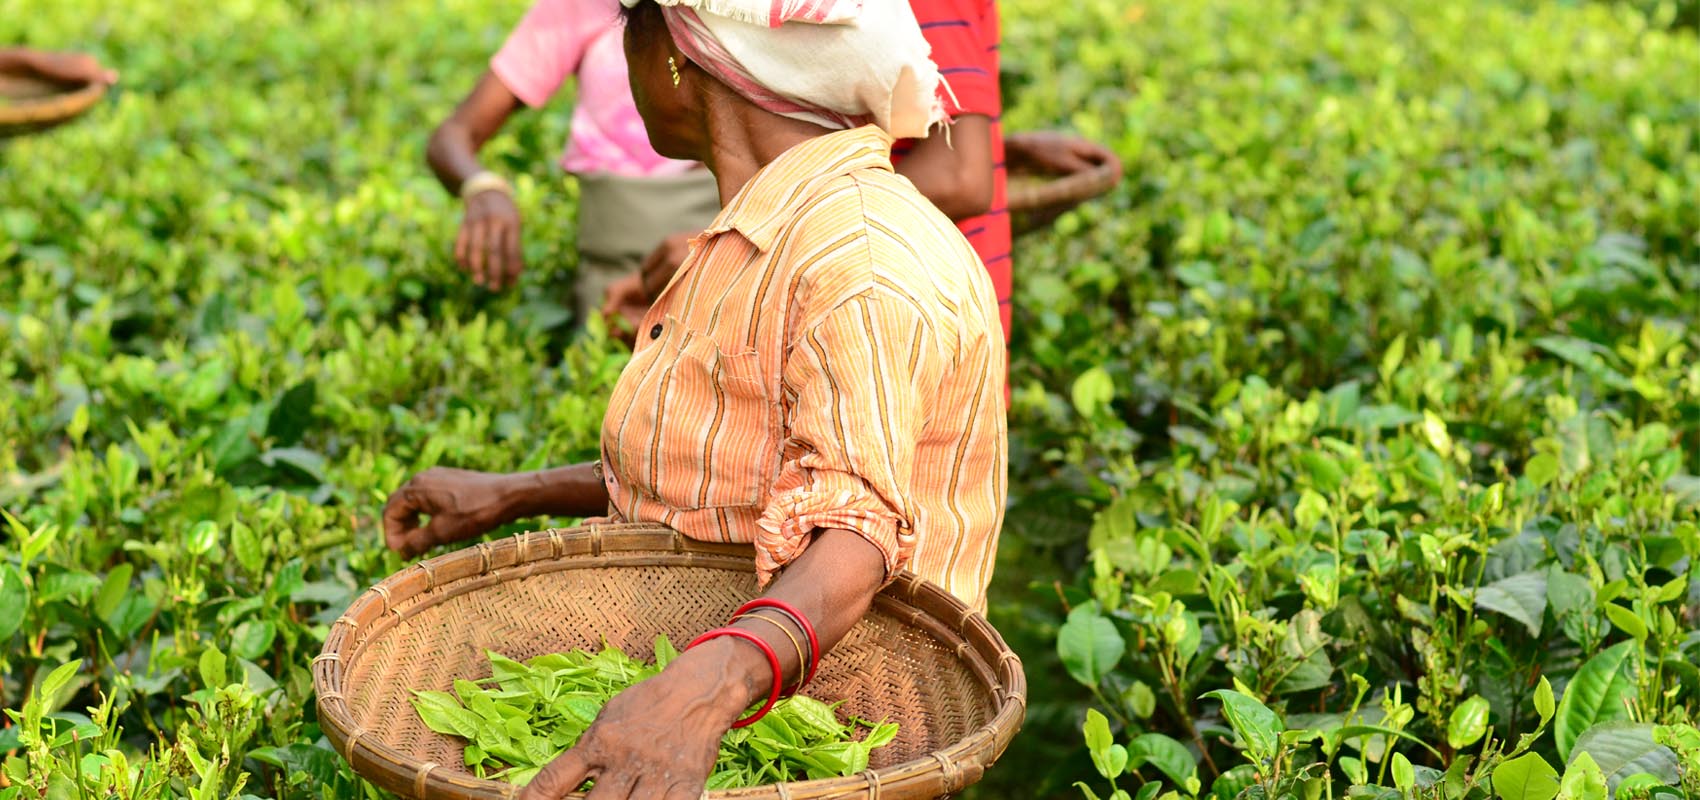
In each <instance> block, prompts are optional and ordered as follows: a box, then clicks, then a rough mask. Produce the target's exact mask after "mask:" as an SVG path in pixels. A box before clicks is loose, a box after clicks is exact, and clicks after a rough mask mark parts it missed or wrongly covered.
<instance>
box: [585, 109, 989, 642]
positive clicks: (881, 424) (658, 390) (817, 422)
mask: <svg viewBox="0 0 1700 800" xmlns="http://www.w3.org/2000/svg"><path fill="white" fill-rule="evenodd" d="M1004 358H1005V355H1004V344H1003V331H1002V328H1001V327H1000V325H999V321H998V306H997V299H996V297H995V296H994V294H993V291H992V285H991V281H990V280H989V279H988V278H987V276H986V270H985V268H984V267H983V266H981V264H980V260H979V257H978V256H976V255H975V253H974V249H973V248H972V247H971V246H970V245H969V244H968V242H967V240H965V239H963V237H962V234H961V233H960V232H958V231H957V229H956V226H955V225H952V224H951V222H950V220H949V219H947V218H946V217H945V216H944V214H942V213H940V212H939V211H938V209H936V208H934V207H933V205H932V204H931V203H930V202H928V201H927V199H926V198H925V197H923V196H922V195H921V194H920V193H919V192H917V191H916V190H915V187H914V185H913V184H911V183H909V181H908V179H906V178H903V177H900V176H898V175H897V174H896V173H894V172H892V168H891V138H890V137H888V136H887V135H886V134H885V133H884V132H882V131H880V130H879V129H878V128H874V127H865V128H860V129H856V130H848V131H841V132H837V133H832V134H828V135H825V136H821V137H818V138H815V139H810V140H808V141H806V142H804V143H802V144H799V145H797V146H795V147H793V148H791V149H790V150H788V151H786V152H785V153H784V154H782V155H781V156H780V157H779V158H777V159H775V160H774V161H773V162H772V163H770V164H768V165H767V166H766V167H764V168H763V169H762V170H761V171H759V172H758V173H756V175H755V177H754V178H752V179H751V180H750V182H749V183H748V184H746V185H745V186H744V187H743V189H742V190H740V191H739V192H738V195H737V196H736V197H734V198H733V199H732V202H730V203H728V204H727V205H726V207H725V208H724V209H722V210H721V212H720V216H719V217H718V218H716V219H715V222H714V224H713V225H712V226H711V227H709V228H708V230H706V231H704V232H703V233H702V234H701V235H699V236H698V237H697V238H696V239H694V240H693V241H692V246H691V254H690V257H689V258H687V259H686V260H685V262H684V264H683V265H681V266H680V268H679V271H678V273H677V274H675V275H674V277H673V280H672V283H670V284H669V285H668V287H667V289H666V290H665V291H664V292H663V293H662V295H661V297H660V298H658V299H657V301H656V303H655V305H654V306H653V307H652V308H651V309H650V310H649V314H648V316H646V317H645V318H644V321H643V324H642V326H641V327H640V328H639V329H638V345H637V347H636V348H635V350H634V352H633V354H632V360H631V363H630V364H628V365H627V366H626V369H625V372H624V373H623V374H621V376H620V380H619V382H618V383H617V384H616V385H615V387H614V393H613V396H612V398H611V400H610V402H609V407H608V416H607V418H606V419H605V420H604V421H603V424H602V451H603V463H604V467H605V469H604V475H605V476H606V479H607V482H608V494H609V497H610V499H611V502H610V506H611V509H610V511H611V516H612V517H613V518H614V519H616V520H628V521H641V522H659V523H663V524H666V525H670V526H672V527H674V528H676V529H678V530H679V531H682V532H683V533H684V534H686V535H687V536H691V537H693V538H697V539H707V540H717V541H730V542H751V543H754V544H755V546H756V553H757V557H756V558H757V567H758V570H759V572H760V574H761V578H762V580H763V582H766V581H767V580H769V579H770V578H772V576H773V574H774V573H775V572H777V571H778V570H779V569H781V568H782V567H784V566H785V565H786V564H788V563H790V562H791V561H793V560H794V559H796V558H797V556H798V555H800V554H801V553H802V552H803V550H804V548H806V547H807V546H808V544H809V541H810V539H811V536H812V534H813V533H814V532H815V531H816V530H819V529H824V528H844V529H848V530H852V531H855V532H857V533H858V534H860V535H862V536H863V537H865V538H866V539H867V540H868V541H869V542H872V543H873V544H874V545H876V546H877V547H879V549H880V550H881V551H882V552H884V554H885V561H886V570H887V573H886V574H887V577H888V578H889V577H891V576H895V575H896V574H897V572H898V571H899V570H902V569H909V570H912V571H914V572H915V573H916V574H918V575H919V576H921V577H923V578H926V579H928V580H931V581H933V582H935V583H938V584H939V585H941V586H943V587H944V588H946V589H947V590H949V591H950V592H952V593H953V594H955V595H956V596H957V597H960V598H962V599H963V600H964V601H965V602H967V603H969V604H970V605H972V606H974V607H976V608H983V607H984V605H985V594H986V585H987V583H988V582H990V580H991V572H992V566H993V562H994V558H995V552H996V549H997V539H998V529H999V526H1000V525H1001V524H1002V521H1003V511H1004V493H1005V481H1006V471H1007V458H1008V456H1007V452H1006V447H1007V432H1006V429H1005V422H1004V398H1003V375H1004Z"/></svg>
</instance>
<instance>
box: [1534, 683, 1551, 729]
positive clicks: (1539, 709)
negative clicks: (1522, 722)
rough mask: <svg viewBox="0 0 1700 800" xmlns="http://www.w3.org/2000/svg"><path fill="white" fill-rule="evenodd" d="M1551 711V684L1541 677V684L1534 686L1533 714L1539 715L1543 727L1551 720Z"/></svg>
mask: <svg viewBox="0 0 1700 800" xmlns="http://www.w3.org/2000/svg"><path fill="white" fill-rule="evenodd" d="M1553 711H1554V706H1553V697H1552V683H1551V682H1550V681H1548V680H1547V679H1546V676H1544V675H1543V676H1541V682H1540V683H1538V684H1536V685H1535V713H1536V714H1539V715H1540V717H1541V724H1542V725H1545V724H1546V723H1547V722H1549V721H1551V720H1552V715H1553Z"/></svg>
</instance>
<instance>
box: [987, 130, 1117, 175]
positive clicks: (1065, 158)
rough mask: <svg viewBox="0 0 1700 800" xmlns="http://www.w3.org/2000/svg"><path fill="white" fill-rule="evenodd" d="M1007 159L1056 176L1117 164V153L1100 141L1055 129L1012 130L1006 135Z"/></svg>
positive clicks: (1012, 163)
mask: <svg viewBox="0 0 1700 800" xmlns="http://www.w3.org/2000/svg"><path fill="white" fill-rule="evenodd" d="M1004 149H1005V154H1004V157H1005V160H1006V161H1008V162H1009V164H1010V166H1012V167H1025V168H1029V169H1033V170H1035V171H1038V172H1048V173H1051V174H1054V175H1070V174H1073V173H1076V172H1086V171H1088V170H1092V169H1096V168H1098V167H1099V166H1102V165H1104V164H1111V163H1117V159H1116V154H1115V153H1113V152H1111V151H1110V149H1109V148H1107V147H1104V146H1103V145H1101V144H1098V143H1097V142H1093V141H1088V140H1086V139H1080V138H1076V137H1073V136H1066V135H1064V134H1060V133H1053V132H1051V131H1027V132H1022V133H1011V134H1008V135H1007V136H1005V137H1004Z"/></svg>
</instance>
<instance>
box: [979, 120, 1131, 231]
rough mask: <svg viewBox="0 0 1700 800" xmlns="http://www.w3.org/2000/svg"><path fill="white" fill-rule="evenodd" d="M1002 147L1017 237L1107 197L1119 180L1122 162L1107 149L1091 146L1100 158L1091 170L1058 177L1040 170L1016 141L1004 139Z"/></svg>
mask: <svg viewBox="0 0 1700 800" xmlns="http://www.w3.org/2000/svg"><path fill="white" fill-rule="evenodd" d="M1004 148H1005V155H1004V161H1005V163H1007V164H1008V168H1009V188H1008V191H1009V213H1010V229H1011V231H1012V232H1013V233H1014V234H1015V235H1017V236H1020V235H1021V234H1024V233H1032V232H1034V231H1037V230H1040V229H1042V228H1044V227H1046V226H1048V225H1050V224H1051V223H1052V222H1053V221H1055V220H1056V218H1057V217H1060V216H1062V215H1063V213H1064V212H1066V211H1068V210H1069V209H1072V208H1074V207H1075V206H1078V205H1080V204H1081V203H1084V202H1086V201H1088V200H1091V199H1093V198H1095V197H1100V196H1102V195H1104V194H1107V193H1108V192H1109V191H1110V190H1111V189H1114V188H1115V187H1116V184H1118V183H1120V182H1121V179H1122V164H1121V160H1120V159H1117V158H1116V156H1115V154H1114V153H1111V152H1110V151H1109V150H1108V149H1106V148H1102V147H1097V146H1094V149H1096V150H1098V151H1099V159H1098V161H1097V162H1096V163H1094V164H1093V165H1092V166H1091V167H1090V168H1087V169H1083V170H1080V171H1078V172H1071V173H1066V174H1061V175H1059V174H1056V173H1054V172H1050V171H1047V170H1045V169H1043V168H1042V167H1041V166H1040V164H1041V163H1042V160H1041V159H1040V158H1039V157H1038V155H1037V154H1033V153H1028V152H1026V151H1025V150H1024V149H1023V147H1022V146H1021V145H1020V143H1019V141H1018V140H1016V139H1006V140H1005V142H1004Z"/></svg>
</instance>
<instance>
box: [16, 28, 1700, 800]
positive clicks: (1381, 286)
mask: <svg viewBox="0 0 1700 800" xmlns="http://www.w3.org/2000/svg"><path fill="white" fill-rule="evenodd" d="M524 5H525V3H524V0H446V2H441V3H434V4H426V5H420V4H402V3H393V2H379V3H355V2H349V0H321V1H320V2H312V3H308V2H300V1H299V0H236V2H228V3H219V4H213V5H207V4H202V3H189V2H185V1H184V0H139V2H134V3H127V4H123V6H122V8H120V7H117V6H113V5H112V4H103V3H95V2H90V0H63V1H62V2H57V3H49V4H42V3H32V2H29V0H0V41H23V42H28V43H32V44H36V45H42V46H68V47H79V48H84V49H89V50H93V51H95V52H97V53H99V54H100V55H101V56H102V57H103V59H104V60H106V61H109V62H111V63H113V64H115V65H117V66H118V67H119V68H121V69H122V71H123V83H122V84H121V86H120V87H119V88H118V89H117V90H116V91H115V95H114V97H112V98H111V99H110V101H109V102H107V103H105V104H103V106H102V107H101V108H100V109H99V110H98V111H96V112H95V113H94V114H93V115H92V116H91V118H89V119H87V120H84V121H82V122H80V123H78V124H76V125H73V126H71V127H68V128H65V129H62V130H60V131H57V132H54V133H52V134H49V135H44V136H38V137H33V138H28V139H20V140H15V141H11V142H7V143H5V144H3V145H0V297H3V298H4V300H3V301H0V409H5V413H0V443H3V446H0V508H4V509H5V511H6V512H7V514H8V516H7V517H6V518H4V520H3V521H0V524H3V525H4V526H5V527H6V528H7V533H6V534H4V535H0V645H3V646H0V708H6V709H11V710H12V714H11V715H10V717H9V718H8V719H7V720H6V721H5V722H4V723H0V753H5V752H10V753H11V756H10V758H8V759H7V760H6V765H5V767H4V768H3V769H0V775H3V776H4V778H0V781H4V782H3V783H0V787H9V788H0V800H12V798H16V797H22V796H29V797H36V796H49V797H76V796H80V795H83V794H93V795H94V796H101V797H106V796H116V797H124V798H154V797H179V796H189V797H192V798H196V799H197V800H199V799H200V798H214V797H217V798H229V797H241V796H244V795H251V796H257V797H277V798H285V797H290V798H299V797H330V798H348V797H357V796H375V795H376V792H375V790H371V789H370V788H369V787H365V786H363V785H362V784H360V783H359V782H358V781H356V780H355V779H354V778H353V776H352V774H351V773H350V772H349V771H348V770H347V768H346V766H345V765H343V764H342V762H341V760H340V758H338V757H337V756H336V755H335V754H333V753H331V752H330V751H329V750H328V749H326V748H325V745H324V742H323V739H322V738H321V736H320V734H319V730H318V727H317V722H316V719H315V715H314V710H313V707H312V696H311V681H310V678H309V675H308V672H307V666H308V662H309V661H310V659H311V658H312V656H313V655H314V654H315V653H316V652H317V650H318V646H319V644H320V642H321V640H322V637H323V635H324V633H325V625H326V624H327V623H328V622H329V621H330V620H332V619H334V618H335V616H336V615H337V614H338V613H339V612H340V610H341V609H342V608H344V607H345V606H346V604H347V603H348V602H349V601H350V600H351V599H352V598H353V596H354V595H355V593H357V592H358V591H359V590H360V589H361V588H363V587H364V586H366V585H368V584H370V583H371V582H372V581H374V580H376V579H378V578H380V577H382V576H384V575H387V574H389V573H390V572H392V571H394V570H397V569H400V568H401V567H402V566H404V563H403V562H402V561H400V560H399V559H397V558H396V557H394V556H393V555H391V554H389V553H387V552H386V551H384V550H383V549H382V547H381V545H380V542H379V538H380V537H379V536H378V533H377V531H378V525H377V513H378V509H379V507H380V506H381V503H382V499H383V497H384V495H385V493H386V492H387V491H388V490H389V489H391V488H393V487H394V486H396V485H397V484H398V483H399V482H400V481H401V480H402V479H403V478H404V477H405V476H406V475H407V474H409V473H410V472H412V471H415V470H418V469H422V468H425V467H428V466H431V465H434V464H439V463H441V464H453V465H456V466H465V467H471V468H483V469H512V468H519V467H525V466H534V465H540V464H544V463H551V462H561V461H567V460H574V459H582V458H586V457H593V456H592V455H591V454H593V453H594V452H596V435H597V429H598V422H599V420H600V417H601V414H602V411H603V409H604V408H605V404H606V397H607V393H608V389H609V387H610V386H611V384H612V382H613V381H614V379H615V378H616V377H617V376H618V374H619V370H620V368H621V366H622V365H623V363H624V356H623V355H622V353H621V349H620V348H619V346H617V345H615V344H613V343H611V342H610V341H609V340H608V339H607V338H606V337H605V336H604V335H603V333H602V332H601V331H600V330H598V329H596V328H595V327H592V328H591V329H590V330H589V331H588V332H586V333H585V334H583V335H573V334H572V332H571V331H570V329H569V327H568V326H569V325H570V320H569V318H568V314H567V312H566V311H565V310H564V309H563V306H564V305H569V304H566V303H564V302H563V301H564V300H565V299H566V298H567V296H568V295H567V285H568V282H569V280H570V276H571V270H572V266H571V265H572V256H571V253H572V251H573V234H572V228H571V225H570V224H569V222H568V220H570V219H571V214H572V208H573V204H574V202H575V201H576V194H575V191H574V189H573V188H572V185H571V184H570V182H564V181H562V179H560V178H559V177H558V175H557V174H555V173H554V172H552V162H553V160H554V154H555V152H556V151H557V148H558V146H559V143H560V142H561V141H562V138H563V136H564V133H565V121H566V115H565V114H562V113H560V112H559V111H558V110H557V111H552V112H548V113H542V114H529V115H525V116H524V117H522V118H520V119H519V120H517V121H516V123H514V124H512V125H510V127H509V128H508V130H507V132H505V133H504V134H503V135H502V136H500V137H499V138H498V139H497V140H496V141H494V142H493V143H492V145H491V147H490V149H489V151H488V152H490V153H491V154H492V157H493V158H494V159H496V160H497V163H499V164H500V165H501V168H502V169H503V170H504V171H506V172H508V173H510V174H514V175H516V176H518V185H519V187H520V192H519V195H520V202H521V206H522V209H523V211H524V212H525V214H526V220H527V222H528V228H527V234H526V255H527V258H528V264H529V267H528V272H527V275H526V278H525V280H524V282H523V284H522V286H521V287H520V289H519V291H517V292H513V293H510V294H508V295H504V296H492V295H489V294H486V293H483V292H482V291H480V290H477V289H474V288H472V287H471V286H470V285H469V284H468V283H467V282H466V281H465V280H463V279H462V278H461V277H460V276H459V275H458V274H456V273H455V271H454V269H453V267H452V265H451V264H450V262H449V259H448V256H447V251H448V245H449V243H450V241H451V237H452V235H453V226H454V224H455V223H456V221H457V208H456V207H455V205H454V203H453V202H452V201H451V200H449V199H448V198H446V197H444V195H443V193H442V192H441V191H440V189H439V188H438V187H437V186H436V185H435V183H434V182H433V181H432V180H431V178H430V177H429V175H428V174H427V173H426V171H425V170H424V169H423V167H422V153H421V150H422V146H423V139H424V136H425V134H426V132H427V130H428V128H429V126H430V125H431V124H432V123H433V122H434V121H435V119H437V118H438V117H439V116H440V115H441V114H442V113H444V112H445V111H446V110H447V109H448V108H449V107H450V106H451V105H452V103H453V102H454V101H455V100H456V99H457V98H458V95H459V94H460V93H461V92H463V91H464V90H465V88H466V87H467V86H469V85H470V82H471V80H472V78H473V77H474V75H475V72H476V70H477V69H478V66H479V64H480V63H481V62H482V61H483V59H484V58H486V57H487V55H488V53H489V52H491V51H492V50H493V49H494V48H495V47H496V46H497V45H498V44H499V42H500V40H501V37H502V36H503V34H504V33H505V29H506V27H507V26H508V25H509V24H510V23H511V21H512V20H513V19H515V18H517V16H518V14H519V13H520V12H521V11H522V10H523V7H524ZM1002 7H1003V14H1004V17H1005V21H1006V22H1005V28H1006V41H1005V43H1004V47H1003V54H1004V58H1005V61H1006V75H1005V78H1006V82H1007V86H1008V92H1009V94H1010V97H1011V101H1012V102H1011V106H1010V108H1009V110H1008V113H1007V117H1008V119H1007V120H1006V122H1007V123H1008V124H1009V126H1010V127H1012V128H1035V127H1050V126H1059V127H1068V128H1073V129H1075V130H1078V131H1081V132H1083V133H1085V134H1086V135H1089V136H1092V137H1093V138H1096V139H1098V140H1100V141H1104V142H1106V143H1109V144H1110V145H1112V146H1113V147H1114V148H1115V149H1116V150H1117V152H1118V153H1119V154H1120V155H1121V156H1122V158H1123V159H1124V161H1125V162H1126V165H1127V168H1128V178H1127V180H1126V181H1125V182H1124V184H1123V186H1122V187H1121V188H1120V189H1118V190H1117V192H1116V193H1115V194H1113V195H1112V196H1111V197H1109V198H1106V199H1105V200H1103V201H1100V202H1098V203H1094V204H1092V205H1089V206H1087V207H1084V208H1082V209H1081V210H1079V211H1077V212H1074V213H1071V214H1069V215H1066V216H1065V217H1063V218H1062V219H1061V220H1060V221H1059V222H1058V224H1057V226H1056V229H1055V230H1054V231H1053V232H1051V233H1048V234H1045V235H1042V236H1039V237H1037V238H1034V239H1031V240H1028V241H1026V242H1024V243H1023V245H1022V246H1021V247H1020V248H1019V250H1018V253H1017V259H1018V261H1019V262H1020V269H1019V270H1018V273H1019V275H1020V279H1019V280H1018V286H1017V296H1018V300H1017V334H1016V341H1015V344H1014V348H1013V354H1012V355H1013V374H1014V381H1015V384H1016V401H1015V404H1014V406H1013V408H1012V411H1011V429H1012V458H1013V461H1014V463H1013V464H1012V479H1013V483H1012V491H1013V494H1014V495H1015V496H1014V497H1013V498H1012V500H1013V505H1012V508H1011V511H1010V515H1009V521H1008V525H1007V528H1006V535H1005V539H1004V550H1003V553H1002V554H1001V559H1000V561H1001V563H1000V569H999V574H998V577H997V585H996V587H995V592H994V596H993V608H992V616H993V619H994V622H995V623H996V624H997V625H998V626H999V628H1000V629H1001V630H1003V631H1004V632H1005V633H1006V635H1007V636H1008V637H1009V638H1010V640H1011V641H1012V643H1014V644H1015V645H1016V646H1017V648H1018V649H1019V650H1021V651H1022V653H1023V656H1024V658H1025V660H1026V663H1027V668H1028V674H1029V676H1030V679H1031V680H1030V683H1031V685H1032V687H1033V697H1032V703H1031V708H1030V714H1029V721H1028V726H1027V731H1026V732H1025V733H1024V734H1023V735H1022V736H1020V737H1018V738H1017V740H1016V744H1015V747H1014V749H1012V751H1011V752H1010V753H1009V754H1008V755H1007V756H1006V757H1005V761H1004V762H1002V765H1001V766H1000V768H998V769H995V770H993V771H992V772H991V773H990V774H989V775H988V779H987V782H986V784H985V785H984V786H983V787H981V791H979V792H978V794H979V795H980V796H1007V797H1021V798H1026V797H1035V796H1045V797H1061V796H1069V795H1074V796H1078V792H1079V790H1078V789H1075V788H1073V786H1072V784H1073V783H1074V782H1075V781H1077V780H1078V781H1082V782H1084V785H1085V786H1086V787H1087V788H1088V789H1089V790H1090V791H1092V792H1095V793H1097V794H1098V795H1099V796H1103V795H1105V794H1107V793H1109V792H1110V791H1112V790H1111V788H1110V781H1109V778H1110V777H1115V778H1116V779H1117V780H1119V782H1120V784H1121V785H1122V786H1123V787H1125V789H1126V791H1128V792H1129V793H1137V794H1140V795H1141V796H1142V797H1144V798H1146V799H1147V800H1148V798H1150V797H1154V796H1156V795H1158V794H1162V793H1166V792H1170V791H1173V792H1176V793H1178V794H1181V795H1185V796H1192V795H1198V796H1214V797H1221V798H1227V797H1232V796H1235V795H1236V793H1237V792H1239V790H1240V789H1241V788H1244V790H1245V791H1246V792H1249V793H1250V794H1248V795H1246V796H1248V797H1266V798H1276V797H1285V796H1294V797H1303V798H1306V799H1307V800H1308V799H1309V798H1313V797H1317V796H1323V795H1326V796H1328V797H1334V796H1341V797H1344V796H1367V797H1380V796H1397V793H1399V792H1406V793H1407V794H1409V795H1410V796H1425V797H1446V798H1449V800H1450V799H1451V798H1463V797H1480V796H1489V794H1490V793H1492V792H1497V793H1498V794H1497V795H1494V796H1516V797H1525V796H1526V797H1541V798H1551V797H1552V796H1554V794H1555V793H1556V792H1557V791H1559V790H1560V789H1562V790H1563V791H1565V792H1567V793H1568V794H1567V795H1566V796H1568V797H1578V798H1579V797H1595V796H1600V794H1601V792H1603V791H1604V787H1607V786H1610V787H1614V788H1615V789H1616V790H1617V791H1618V794H1619V796H1636V797H1645V796H1650V795H1652V794H1653V793H1654V792H1655V791H1658V790H1657V789H1655V788H1654V786H1653V783H1649V782H1648V781H1649V780H1651V781H1653V782H1655V783H1659V784H1663V783H1669V782H1671V781H1687V783H1686V784H1685V788H1686V791H1688V792H1690V793H1693V792H1695V791H1697V790H1700V787H1696V785H1695V781H1696V780H1700V736H1697V735H1696V734H1695V733H1694V731H1693V728H1692V727H1691V726H1692V725H1693V723H1694V717H1695V715H1696V712H1697V711H1700V699H1697V692H1700V672H1697V671H1696V669H1695V667H1694V665H1695V664H1696V663H1700V581H1696V580H1693V579H1692V578H1693V564H1694V562H1695V556H1696V554H1697V552H1700V479H1696V478H1694V477H1693V476H1694V475H1695V474H1697V473H1700V366H1697V364H1700V358H1697V357H1696V353H1697V352H1700V326H1697V323H1696V320H1697V319H1700V235H1697V233H1696V231H1697V229H1700V224H1697V223H1700V92H1697V90H1696V87H1695V84H1694V78H1693V76H1694V75H1695V74H1700V45H1697V44H1696V40H1695V37H1694V35H1693V28H1692V25H1693V22H1692V19H1691V17H1692V4H1684V3H1670V2H1653V1H1652V0H1648V1H1647V2H1641V1H1640V0H1636V2H1624V3H1583V2H1572V3H1531V2H1524V1H1522V0H1497V1H1494V2H1486V3H1466V2H1462V0H1436V1H1435V2H1429V3H1415V2H1409V0H1388V2H1379V3H1350V2H1345V0H1316V1H1315V2H1305V3H1298V2H1247V0H1201V2H1197V3H1180V4H1168V5H1156V4H1149V5H1147V4H1136V3H1127V2H1117V1H1116V0H1082V2H1078V3H1073V4H1068V5H1065V6H1061V7H1059V6H1056V5H1055V4H1052V3H1043V2H1040V0H1004V2H1003V3H1002ZM67 664H71V665H74V666H70V667H65V666H62V665H67ZM1089 709H1090V710H1089ZM1083 726H1084V733H1085V736H1084V737H1082V732H1083ZM1531 734H1538V735H1533V736H1530V735H1531ZM1525 737H1527V740H1526V741H1525ZM1637 773H1645V774H1650V775H1651V776H1652V778H1651V779H1648V778H1643V777H1637V775H1636V774H1637ZM1490 780H1491V781H1492V786H1491V789H1490V787H1489V784H1488V781H1490ZM1561 784H1562V785H1561ZM1549 785H1550V788H1551V789H1552V792H1551V793H1545V794H1543V793H1542V792H1543V791H1545V789H1544V788H1543V787H1548V786H1549ZM1512 787H1516V788H1518V789H1521V790H1522V791H1523V794H1512V793H1511V790H1512Z"/></svg>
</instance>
